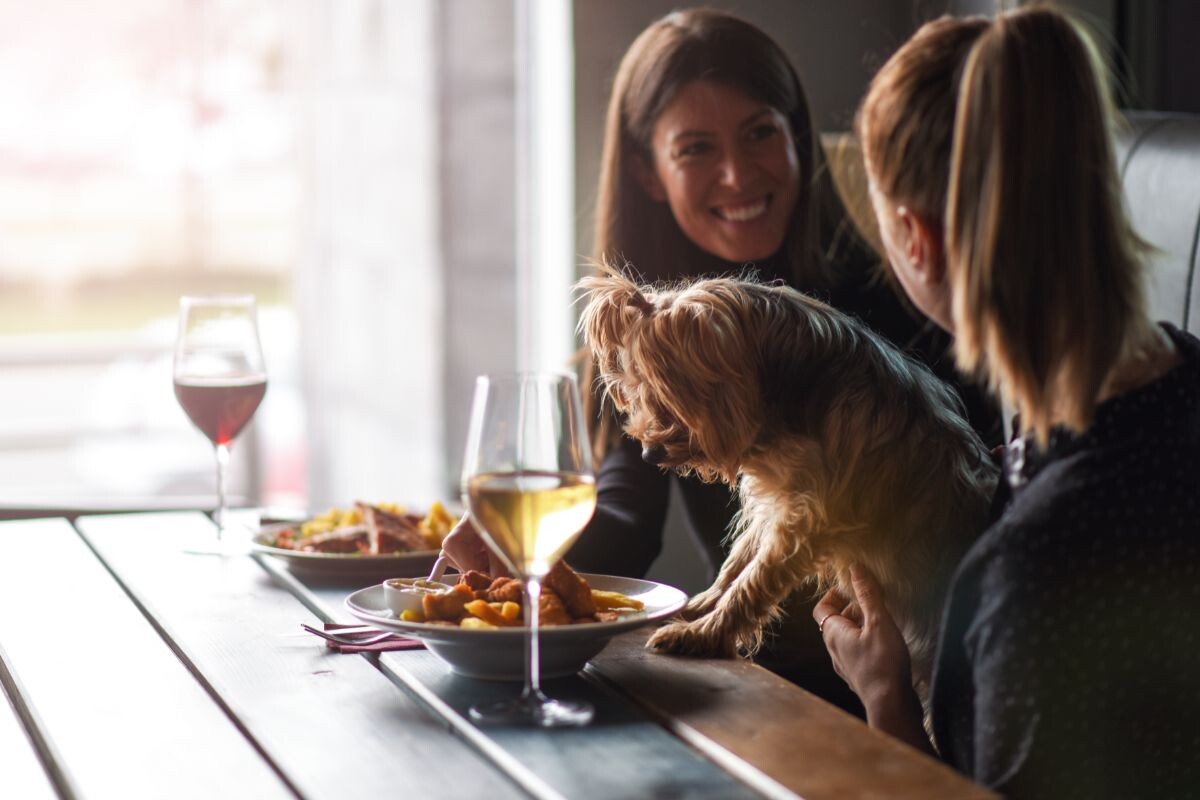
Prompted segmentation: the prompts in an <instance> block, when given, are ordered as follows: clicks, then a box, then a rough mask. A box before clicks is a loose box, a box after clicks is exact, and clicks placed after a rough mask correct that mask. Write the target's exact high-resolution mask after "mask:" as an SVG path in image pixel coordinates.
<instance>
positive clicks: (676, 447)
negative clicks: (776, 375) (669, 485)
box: [580, 272, 761, 486]
mask: <svg viewBox="0 0 1200 800" xmlns="http://www.w3.org/2000/svg"><path fill="white" fill-rule="evenodd" d="M733 284H734V282H733V281H731V280H728V279H720V278H716V279H710V280H701V281H697V282H695V283H691V284H688V285H686V286H683V287H680V288H679V289H661V290H652V289H649V288H642V287H639V286H638V285H637V284H635V283H634V282H633V281H631V280H629V279H628V278H626V277H624V276H622V275H619V274H616V273H613V272H609V273H607V274H605V275H602V276H597V277H591V278H585V279H584V280H583V281H581V282H580V287H581V288H583V289H584V290H585V291H586V293H587V295H586V297H587V301H588V302H587V306H586V308H585V309H584V311H583V314H582V317H581V321H580V328H581V330H582V331H583V333H584V337H585V339H586V341H587V343H588V345H589V346H590V347H591V348H592V352H593V353H594V354H595V356H596V359H597V362H598V364H599V372H600V379H601V380H602V381H603V382H604V385H605V388H606V390H607V391H608V394H609V396H610V397H611V398H612V400H613V403H614V405H616V407H617V410H618V411H620V412H622V413H623V414H625V416H626V419H625V432H626V433H628V434H629V435H630V436H632V437H633V438H635V439H637V440H638V441H640V442H641V443H642V447H643V453H644V454H645V457H646V458H647V460H651V461H653V462H654V463H656V464H658V465H659V466H661V467H664V468H667V469H673V470H675V471H677V472H681V473H688V472H691V473H695V474H696V475H698V476H699V477H700V478H702V479H704V480H708V481H712V480H721V481H723V482H725V483H727V484H729V485H730V486H732V485H734V484H735V483H736V480H737V474H738V469H739V467H740V464H741V462H742V458H743V455H744V453H745V451H746V449H747V448H749V447H750V446H751V445H752V444H753V442H754V441H755V439H756V437H757V435H758V431H759V427H760V425H761V413H760V407H761V388H760V380H759V369H760V358H759V354H757V353H755V352H753V350H748V349H747V346H746V345H747V342H752V341H755V340H756V338H757V337H756V336H755V335H753V333H752V332H751V330H750V328H753V327H754V326H755V325H756V324H757V320H758V318H757V316H756V315H754V314H753V313H751V309H749V308H748V307H746V304H745V295H744V294H743V293H739V292H737V291H734V290H733V289H732V285H733ZM714 422H715V424H714Z"/></svg>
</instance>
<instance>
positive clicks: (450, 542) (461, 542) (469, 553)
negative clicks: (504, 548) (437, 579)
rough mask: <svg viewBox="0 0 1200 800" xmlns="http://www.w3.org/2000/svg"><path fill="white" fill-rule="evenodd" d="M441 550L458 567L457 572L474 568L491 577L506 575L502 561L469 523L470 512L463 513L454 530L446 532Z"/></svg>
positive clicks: (506, 570)
mask: <svg viewBox="0 0 1200 800" xmlns="http://www.w3.org/2000/svg"><path fill="white" fill-rule="evenodd" d="M442 552H443V553H445V554H446V555H447V556H448V557H449V558H450V561H451V563H453V564H454V566H456V567H458V570H459V572H466V571H468V570H472V569H475V570H479V571H480V572H486V573H487V574H488V575H491V576H492V577H493V578H499V577H503V576H506V575H508V569H507V568H505V566H504V564H503V562H501V561H500V559H499V558H497V557H496V554H495V553H493V552H492V549H491V548H490V547H488V546H487V544H485V543H484V541H483V538H482V537H481V536H480V535H479V532H478V531H477V530H475V526H474V525H473V524H471V515H470V514H463V515H462V519H460V520H459V521H458V524H457V525H455V526H454V530H452V531H450V532H449V533H448V534H446V538H445V539H443V540H442Z"/></svg>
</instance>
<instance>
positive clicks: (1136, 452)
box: [932, 325, 1200, 798]
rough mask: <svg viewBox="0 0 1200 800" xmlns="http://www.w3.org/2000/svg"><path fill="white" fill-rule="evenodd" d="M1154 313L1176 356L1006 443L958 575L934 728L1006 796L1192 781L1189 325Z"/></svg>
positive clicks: (1198, 723)
mask: <svg viewBox="0 0 1200 800" xmlns="http://www.w3.org/2000/svg"><path fill="white" fill-rule="evenodd" d="M1164 328H1165V329H1166V330H1167V332H1168V333H1169V335H1170V336H1171V338H1172V339H1173V340H1174V342H1175V344H1176V345H1177V347H1178V348H1179V351H1180V353H1181V354H1182V357H1183V363H1181V364H1180V365H1178V366H1176V367H1175V368H1174V369H1172V370H1171V371H1170V372H1168V373H1167V374H1166V375H1164V376H1163V377H1161V378H1160V379H1158V380H1156V381H1154V382H1152V383H1150V384H1148V385H1146V386H1144V387H1142V388H1140V389H1138V390H1136V391H1133V392H1130V393H1127V394H1124V395H1121V396H1119V397H1117V398H1114V399H1112V400H1110V401H1108V402H1106V403H1103V404H1102V405H1101V406H1100V407H1099V408H1098V409H1097V413H1096V418H1095V421H1094V423H1093V424H1092V426H1091V427H1090V428H1089V429H1088V430H1087V431H1086V432H1085V433H1084V434H1082V435H1071V434H1069V433H1067V432H1066V431H1063V430H1056V431H1054V432H1053V434H1052V436H1051V438H1050V442H1049V446H1048V447H1047V448H1046V449H1045V451H1044V452H1043V451H1040V450H1038V449H1037V448H1035V447H1032V446H1031V445H1030V444H1029V443H1025V444H1024V447H1023V448H1018V449H1017V450H1015V451H1013V449H1012V448H1010V451H1013V452H1015V453H1016V454H1017V457H1016V458H1010V459H1008V460H1009V462H1010V467H1009V470H1008V473H1009V482H1010V483H1011V484H1013V488H1012V500H1011V501H1010V502H1009V504H1008V506H1007V508H1006V509H1005V510H1004V513H1003V516H1001V518H1000V519H999V520H998V521H997V522H996V523H995V524H994V525H993V526H992V527H991V528H989V529H988V531H987V532H986V533H985V534H984V535H983V536H982V537H981V538H980V539H979V541H978V542H976V544H975V545H974V546H973V547H972V548H971V550H970V551H969V552H968V554H967V555H966V557H965V558H964V560H963V562H962V564H961V565H960V566H959V569H958V572H957V574H956V576H955V580H954V584H953V588H952V592H951V598H950V602H949V605H948V607H947V611H946V617H945V620H944V625H943V630H942V640H941V643H940V645H939V650H938V658H937V661H936V664H935V669H934V677H933V702H932V713H933V723H934V736H935V741H936V742H937V746H938V748H939V750H940V751H941V753H942V755H943V756H944V757H945V758H946V759H947V760H949V761H950V762H951V763H952V764H954V765H955V766H956V767H958V768H959V769H960V770H961V771H963V772H965V773H966V774H967V775H969V776H971V777H972V778H974V779H975V780H977V781H979V782H981V783H983V784H985V785H987V786H989V787H991V788H993V789H996V790H998V791H1000V792H1002V793H1004V794H1006V795H1011V796H1014V797H1051V798H1067V797H1081V798H1100V797H1123V798H1124V797H1171V798H1177V797H1197V796H1200V733H1198V731H1200V522H1198V520H1200V458H1198V457H1200V341H1198V340H1197V339H1195V338H1194V337H1192V336H1190V335H1187V334H1183V333H1180V332H1179V331H1178V330H1176V329H1175V328H1173V327H1170V326H1167V325H1164ZM1022 449H1023V452H1022Z"/></svg>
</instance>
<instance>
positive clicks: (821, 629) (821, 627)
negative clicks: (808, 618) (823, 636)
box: [817, 611, 837, 633]
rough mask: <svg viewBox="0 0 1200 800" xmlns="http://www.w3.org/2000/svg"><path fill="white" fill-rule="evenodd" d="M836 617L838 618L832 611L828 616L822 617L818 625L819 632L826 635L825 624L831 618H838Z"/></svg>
mask: <svg viewBox="0 0 1200 800" xmlns="http://www.w3.org/2000/svg"><path fill="white" fill-rule="evenodd" d="M836 616H837V612H836V611H830V612H829V613H828V614H826V615H825V616H823V617H821V621H820V622H818V623H817V632H818V633H824V632H825V623H826V622H828V621H829V618H830V617H836Z"/></svg>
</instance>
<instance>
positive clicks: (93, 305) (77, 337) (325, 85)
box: [0, 0, 1200, 577]
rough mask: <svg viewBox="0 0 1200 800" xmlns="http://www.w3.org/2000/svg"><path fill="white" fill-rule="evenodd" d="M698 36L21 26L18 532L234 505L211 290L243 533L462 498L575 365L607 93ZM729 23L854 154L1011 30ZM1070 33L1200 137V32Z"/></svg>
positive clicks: (182, 6) (750, 0)
mask: <svg viewBox="0 0 1200 800" xmlns="http://www.w3.org/2000/svg"><path fill="white" fill-rule="evenodd" d="M678 5H679V4H678V3H672V2H660V1H659V0H574V1H573V2H572V1H571V0H440V2H439V1H438V0H119V1H118V0H108V1H107V2H83V1H82V0H41V2H39V3H26V2H21V1H20V0H0V515H3V514H7V515H10V516H15V515H22V514H33V513H42V512H44V511H45V510H48V509H68V510H69V509H87V510H104V509H122V508H152V507H186V506H197V505H200V506H211V505H212V504H213V491H214V488H213V487H214V480H215V478H214V475H213V467H212V454H211V450H210V446H209V444H208V442H207V441H206V440H205V439H204V438H203V437H202V436H201V435H200V434H199V433H197V432H196V431H195V430H194V429H192V428H191V426H190V424H189V423H188V421H187V419H186V418H185V416H184V415H183V412H182V411H181V410H180V409H179V407H178V405H177V403H176V402H175V398H174V396H173V394H172V389H171V380H170V372H171V353H172V346H173V342H174V336H175V327H176V313H177V307H178V298H179V296H180V295H181V294H184V293H197V292H217V291H220V292H252V293H254V294H255V295H256V296H257V297H258V300H259V305H260V324H261V333H262V338H263V345H264V350H265V353H266V359H267V368H268V372H269V375H270V383H269V389H268V392H267V396H266V399H265V401H264V403H263V405H262V407H261V408H260V409H259V411H258V414H257V416H256V418H255V422H254V423H253V424H252V427H251V428H250V429H249V430H248V431H247V432H246V433H244V434H243V436H242V437H241V439H240V440H239V441H238V442H237V443H236V444H235V446H234V456H235V463H234V466H233V472H232V486H233V491H234V494H235V495H236V497H237V499H238V501H239V502H242V503H249V504H261V505H270V506H287V507H293V508H321V507H325V506H328V505H330V504H335V503H341V504H345V503H347V502H349V501H351V500H353V499H356V498H361V499H368V500H397V501H407V502H413V503H416V504H422V503H427V502H429V501H430V500H433V499H438V498H442V499H446V498H449V499H456V497H457V471H458V464H459V458H460V451H461V448H462V446H463V440H464V436H465V425H466V414H467V410H468V408H469V405H470V394H471V390H472V384H473V379H474V376H475V375H476V374H478V373H480V372H485V371H497V370H504V369H513V368H518V367H548V368H562V367H564V366H566V365H567V364H568V362H569V360H570V358H571V356H572V353H573V352H574V348H575V341H574V336H573V324H574V316H573V309H572V307H571V305H570V302H569V287H570V285H571V283H572V282H573V281H574V279H575V278H576V277H577V275H578V274H579V271H580V269H581V264H582V263H583V261H584V260H585V258H586V256H587V255H588V253H589V252H590V239H591V235H590V230H589V227H590V220H591V213H592V209H593V202H594V194H595V179H596V171H597V166H598V163H599V156H600V146H601V141H600V136H601V131H602V119H603V115H604V108H605V105H606V100H607V92H608V89H609V86H610V81H611V78H612V73H613V71H614V69H615V67H616V64H617V62H618V60H619V59H620V56H621V54H622V53H623V51H624V49H625V48H626V46H627V45H628V44H629V43H630V42H631V41H632V39H633V38H634V37H635V36H636V35H637V33H638V32H639V31H640V30H641V29H642V28H643V27H644V26H645V25H646V24H647V23H649V22H650V21H652V20H653V19H655V18H657V17H659V16H661V15H662V14H664V13H667V12H668V11H670V10H672V9H673V8H675V7H678ZM710 5H713V6H717V7H722V8H727V9H730V10H733V11H736V12H738V13H740V14H742V15H743V16H745V17H746V18H748V19H749V20H751V21H752V22H755V23H757V24H759V25H760V26H762V27H764V28H765V29H766V30H768V31H770V32H771V33H772V34H773V35H774V36H775V37H776V38H777V39H778V40H779V41H780V43H781V44H782V45H783V46H784V48H785V49H786V50H787V51H788V52H789V53H790V54H791V55H792V57H793V59H794V61H795V63H796V64H797V66H798V68H799V71H800V73H801V77H802V79H803V80H804V81H805V84H806V87H807V89H808V91H809V93H810V95H809V97H810V101H811V103H812V104H813V107H814V113H815V118H816V119H817V120H818V122H819V124H820V125H821V126H822V127H823V129H825V130H829V131H837V130H845V129H846V128H847V127H848V125H849V123H850V120H851V117H852V114H853V111H854V108H855V106H856V104H857V102H858V99H859V97H860V96H861V95H862V93H863V90H864V89H865V86H866V84H867V81H868V80H869V78H870V75H871V74H872V72H873V70H874V69H875V68H876V67H877V66H878V65H879V64H881V63H882V61H883V60H884V59H886V57H887V56H888V54H889V53H890V52H891V51H892V50H893V49H894V48H895V47H896V46H898V45H899V44H900V43H901V42H902V41H904V39H905V38H907V37H908V35H909V34H911V32H912V31H913V30H914V29H915V28H916V27H917V26H918V25H919V24H920V23H921V22H924V21H925V20H927V19H930V18H932V17H935V16H938V15H940V14H942V13H946V12H952V13H991V12H993V11H995V10H996V3H994V2H991V0H973V1H972V0H959V2H953V1H952V0H941V1H940V2H934V1H933V0H841V2H837V3H831V2H826V1H825V0H743V1H742V2H714V3H711V4H710ZM1010 5H1011V4H1010ZM1060 5H1068V6H1073V7H1075V8H1077V10H1079V11H1080V12H1081V13H1082V14H1084V15H1085V17H1086V18H1087V19H1088V20H1089V21H1090V22H1092V24H1093V25H1094V26H1095V28H1096V29H1097V31H1098V32H1099V35H1100V36H1101V39H1102V41H1103V42H1104V48H1105V50H1106V51H1107V52H1108V53H1109V55H1110V57H1111V59H1112V62H1113V64H1114V68H1115V70H1116V74H1117V75H1118V76H1119V88H1120V91H1121V93H1122V101H1123V103H1124V104H1125V105H1127V106H1130V107H1136V108H1156V109H1161V110H1176V111H1179V110H1182V111H1200V82H1197V81H1195V79H1194V77H1195V75H1197V74H1200V70H1198V69H1197V64H1196V61H1195V59H1196V55H1195V54H1194V53H1193V52H1190V50H1191V49H1193V45H1192V44H1191V42H1190V37H1191V36H1192V35H1193V34H1194V32H1195V31H1196V30H1200V3H1195V2H1191V1H1190V0H1144V1H1142V0H1077V2H1072V3H1064V4H1060ZM1188 76H1191V78H1190V79H1189V77H1188ZM686 550H687V547H686V545H682V549H681V550H680V551H679V553H678V554H676V553H672V552H668V553H667V554H666V559H667V560H670V559H674V558H676V557H677V556H678V557H682V554H683V553H684V552H685V551H686ZM667 577H669V576H667Z"/></svg>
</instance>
